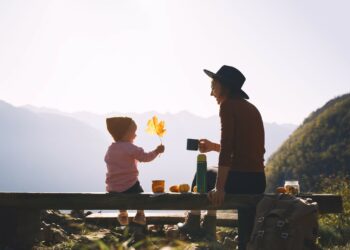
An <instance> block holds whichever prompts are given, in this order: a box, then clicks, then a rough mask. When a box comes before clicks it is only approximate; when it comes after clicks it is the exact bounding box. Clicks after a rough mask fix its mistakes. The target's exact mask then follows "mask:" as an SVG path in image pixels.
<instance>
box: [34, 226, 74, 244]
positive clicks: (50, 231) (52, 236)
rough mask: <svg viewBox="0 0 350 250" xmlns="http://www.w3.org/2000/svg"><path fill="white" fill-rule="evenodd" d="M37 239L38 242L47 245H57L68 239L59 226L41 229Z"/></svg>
mask: <svg viewBox="0 0 350 250" xmlns="http://www.w3.org/2000/svg"><path fill="white" fill-rule="evenodd" d="M37 238H38V240H39V241H44V242H45V243H49V244H57V243H60V242H63V241H67V240H68V239H69V237H68V236H67V235H66V232H65V231H64V230H63V229H62V228H61V227H60V226H59V225H54V226H53V225H51V226H47V225H46V226H45V227H41V228H40V232H39V234H38V237H37Z"/></svg>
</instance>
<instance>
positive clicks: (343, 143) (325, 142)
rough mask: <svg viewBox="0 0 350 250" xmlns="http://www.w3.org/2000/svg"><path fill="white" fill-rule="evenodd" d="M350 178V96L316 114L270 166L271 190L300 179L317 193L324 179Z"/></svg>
mask: <svg viewBox="0 0 350 250" xmlns="http://www.w3.org/2000/svg"><path fill="white" fill-rule="evenodd" d="M346 174H348V175H349V174H350V94H345V95H343V96H340V97H337V98H335V99H332V100H330V101H329V102H328V103H326V104H325V105H324V106H323V107H322V108H320V109H318V110H316V111H315V112H313V113H312V114H311V115H310V116H309V117H308V118H306V119H305V121H304V122H303V124H302V125H301V126H300V127H299V128H298V129H296V131H295V132H294V133H293V134H292V135H291V136H290V137H289V139H288V140H287V141H286V142H285V143H284V144H283V145H282V147H281V148H280V149H279V150H278V151H277V152H275V153H274V154H273V155H272V156H271V158H270V160H269V161H268V162H267V175H268V187H269V190H273V189H274V188H275V187H276V186H278V185H282V184H283V182H284V180H286V179H297V180H299V182H300V184H301V190H302V191H318V190H319V188H320V187H319V186H318V183H319V181H320V178H322V176H323V175H324V176H330V175H346Z"/></svg>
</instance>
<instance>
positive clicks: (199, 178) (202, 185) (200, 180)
mask: <svg viewBox="0 0 350 250" xmlns="http://www.w3.org/2000/svg"><path fill="white" fill-rule="evenodd" d="M196 185H197V192H198V193H201V194H203V193H206V192H207V157H206V155H205V154H199V155H198V156H197V174H196Z"/></svg>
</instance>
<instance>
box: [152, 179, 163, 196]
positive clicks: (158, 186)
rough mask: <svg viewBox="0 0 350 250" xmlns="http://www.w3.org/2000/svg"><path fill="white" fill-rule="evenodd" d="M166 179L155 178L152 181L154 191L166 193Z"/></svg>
mask: <svg viewBox="0 0 350 250" xmlns="http://www.w3.org/2000/svg"><path fill="white" fill-rule="evenodd" d="M164 186H165V181H164V180H154V181H152V191H153V193H164V189H165V188H164Z"/></svg>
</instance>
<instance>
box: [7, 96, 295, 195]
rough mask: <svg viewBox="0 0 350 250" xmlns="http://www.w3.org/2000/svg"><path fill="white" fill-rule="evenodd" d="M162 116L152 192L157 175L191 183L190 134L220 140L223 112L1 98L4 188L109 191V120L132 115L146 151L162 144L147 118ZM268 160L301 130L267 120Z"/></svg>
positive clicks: (147, 169)
mask: <svg viewBox="0 0 350 250" xmlns="http://www.w3.org/2000/svg"><path fill="white" fill-rule="evenodd" d="M154 115H156V116H158V118H159V119H161V120H164V121H165V123H166V129H167V133H166V134H165V136H164V137H163V138H162V143H163V144H164V145H165V147H166V151H165V152H164V154H162V155H161V156H159V157H157V158H156V159H155V160H154V161H152V162H149V163H140V164H139V171H140V181H141V184H142V185H143V187H144V189H145V191H150V190H151V180H152V179H165V181H166V186H170V185H174V184H180V183H190V182H191V181H192V179H193V176H194V173H195V169H196V156H197V154H198V152H194V151H187V150H186V139H187V138H207V139H209V140H213V141H219V138H220V122H219V117H218V116H212V117H209V118H202V117H199V116H196V115H193V114H191V113H188V112H185V111H184V112H179V113H176V114H169V113H168V114H159V113H157V112H146V113H141V114H130V113H129V114H126V113H120V112H113V113H110V114H106V115H97V114H93V113H89V112H76V113H65V112H61V111H58V110H54V109H48V108H38V107H34V106H29V105H27V106H22V107H15V106H13V105H11V104H9V103H6V102H4V101H0V117H1V123H0V175H1V182H0V190H1V191H22V192H25V191H27V192H100V191H104V190H105V184H104V180H105V173H106V167H105V163H104V154H105V152H106V149H107V148H108V146H109V145H110V143H111V142H112V138H111V137H110V135H109V134H108V133H107V130H106V128H105V118H106V117H110V116H130V117H132V118H133V119H134V120H135V121H136V123H137V124H138V130H137V135H138V137H137V138H136V141H135V144H136V145H138V146H141V147H143V148H144V149H145V151H151V150H153V149H154V148H155V147H156V146H157V145H159V144H160V140H159V138H157V137H156V136H152V135H148V134H147V133H146V132H145V128H146V124H147V120H148V119H150V118H151V117H152V116H154ZM264 126H265V132H266V154H265V158H266V159H267V158H268V157H269V156H270V155H271V154H272V153H273V152H274V151H275V150H277V149H278V147H279V146H280V145H281V144H282V143H283V141H285V140H286V139H287V138H288V137H289V135H290V134H291V133H292V132H293V130H294V129H295V128H296V126H295V125H293V124H276V123H264ZM207 157H208V166H214V165H216V164H217V157H218V155H217V153H208V154H207Z"/></svg>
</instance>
